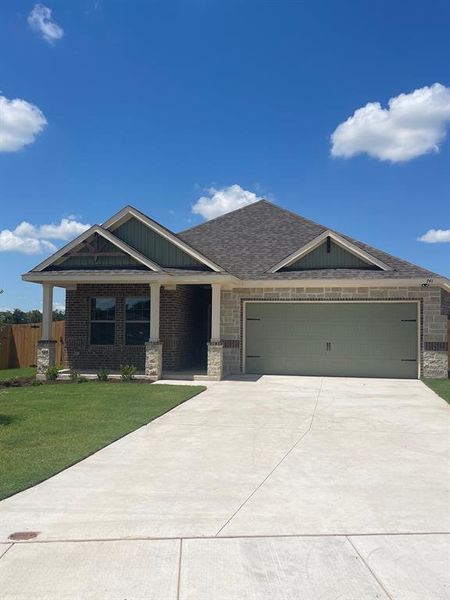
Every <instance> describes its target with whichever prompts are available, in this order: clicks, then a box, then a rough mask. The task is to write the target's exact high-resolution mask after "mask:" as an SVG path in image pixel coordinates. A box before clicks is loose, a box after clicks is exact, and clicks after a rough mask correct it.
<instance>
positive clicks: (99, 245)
mask: <svg viewBox="0 0 450 600" xmlns="http://www.w3.org/2000/svg"><path fill="white" fill-rule="evenodd" d="M130 266H133V267H134V268H135V267H136V266H138V267H139V268H141V269H142V268H144V269H150V270H151V271H157V272H158V271H161V268H160V267H159V265H157V264H156V263H154V262H153V261H151V260H149V259H148V258H147V257H146V256H144V255H142V254H141V253H140V252H138V251H137V250H135V249H134V248H132V247H131V246H129V245H128V244H127V243H126V242H124V241H122V240H120V239H118V238H116V237H115V236H114V235H113V234H112V233H111V232H109V231H106V230H105V229H103V228H102V227H100V225H94V226H93V227H90V228H89V229H88V230H86V231H85V232H84V233H82V234H81V235H79V236H78V237H76V238H75V239H74V240H72V241H71V242H69V243H68V244H66V245H65V246H63V247H62V248H61V249H60V250H58V251H57V252H55V253H54V254H52V255H51V256H50V257H49V258H47V259H46V260H44V261H43V262H41V263H40V264H39V265H37V266H36V267H35V268H34V269H33V271H45V270H49V269H50V268H51V269H52V270H58V269H64V270H68V269H69V270H70V269H80V268H81V269H89V268H95V269H101V268H111V267H113V268H129V267H130Z"/></svg>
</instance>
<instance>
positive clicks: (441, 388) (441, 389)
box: [423, 379, 450, 404]
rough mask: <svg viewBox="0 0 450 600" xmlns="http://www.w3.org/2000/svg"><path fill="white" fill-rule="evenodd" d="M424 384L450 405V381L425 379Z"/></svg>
mask: <svg viewBox="0 0 450 600" xmlns="http://www.w3.org/2000/svg"><path fill="white" fill-rule="evenodd" d="M423 382H424V383H425V384H426V385H427V386H428V387H429V388H431V389H432V390H433V392H436V394H438V395H439V396H440V397H441V398H444V400H446V401H447V402H448V403H449V404H450V379H423Z"/></svg>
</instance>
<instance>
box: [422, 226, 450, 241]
mask: <svg viewBox="0 0 450 600" xmlns="http://www.w3.org/2000/svg"><path fill="white" fill-rule="evenodd" d="M417 239H418V240H419V242H427V243H428V244H438V243H443V242H450V229H429V230H428V231H427V232H426V233H424V234H423V235H421V236H420V238H417Z"/></svg>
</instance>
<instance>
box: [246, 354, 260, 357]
mask: <svg viewBox="0 0 450 600" xmlns="http://www.w3.org/2000/svg"><path fill="white" fill-rule="evenodd" d="M245 358H261V357H260V356H259V355H258V354H246V356H245Z"/></svg>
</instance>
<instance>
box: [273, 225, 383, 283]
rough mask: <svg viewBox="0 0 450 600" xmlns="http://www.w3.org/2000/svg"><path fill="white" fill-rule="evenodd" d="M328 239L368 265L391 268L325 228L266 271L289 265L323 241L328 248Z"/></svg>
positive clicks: (277, 269) (274, 270) (275, 270)
mask: <svg viewBox="0 0 450 600" xmlns="http://www.w3.org/2000/svg"><path fill="white" fill-rule="evenodd" d="M330 240H333V242H335V243H336V244H337V245H338V246H340V247H341V248H344V250H346V251H347V252H349V253H351V254H353V255H354V256H357V257H358V258H359V259H361V260H362V261H364V262H365V263H367V264H368V265H370V266H375V267H378V268H380V269H382V270H383V271H392V270H393V269H392V267H390V266H389V265H387V264H386V263H384V262H383V261H381V260H379V259H378V258H376V257H375V256H372V254H369V253H368V252H366V251H365V250H362V249H361V248H359V247H358V246H356V245H355V244H352V243H351V242H349V241H348V240H346V239H345V238H343V237H342V236H340V235H338V234H337V233H335V232H334V231H330V230H327V231H324V232H323V233H321V234H320V235H319V236H317V237H316V238H314V239H313V240H311V241H310V242H308V243H307V244H305V245H304V246H302V247H301V248H300V249H299V250H296V251H295V252H293V253H292V254H290V255H289V256H286V257H285V258H284V259H283V260H282V261H280V262H278V263H277V264H276V265H274V266H273V267H271V268H270V269H269V270H268V271H267V273H276V272H277V271H279V270H280V269H284V268H287V267H289V266H290V265H292V263H295V262H296V261H298V260H299V259H301V258H302V257H304V256H306V255H307V254H309V253H310V252H312V251H313V250H315V249H316V248H317V247H318V246H320V245H321V244H323V243H326V244H327V249H328V248H329V245H330Z"/></svg>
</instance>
